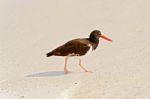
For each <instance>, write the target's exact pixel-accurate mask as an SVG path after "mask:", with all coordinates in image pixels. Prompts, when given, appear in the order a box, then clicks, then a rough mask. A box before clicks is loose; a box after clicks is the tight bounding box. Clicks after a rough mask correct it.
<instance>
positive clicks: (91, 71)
mask: <svg viewBox="0 0 150 99" xmlns="http://www.w3.org/2000/svg"><path fill="white" fill-rule="evenodd" d="M85 72H87V73H93V72H92V71H88V70H86V71H85Z"/></svg>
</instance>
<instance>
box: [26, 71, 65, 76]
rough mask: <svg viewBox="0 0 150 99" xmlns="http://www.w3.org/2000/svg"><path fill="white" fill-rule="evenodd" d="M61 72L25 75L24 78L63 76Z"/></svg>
mask: <svg viewBox="0 0 150 99" xmlns="http://www.w3.org/2000/svg"><path fill="white" fill-rule="evenodd" d="M63 75H64V72H63V71H48V72H41V73H35V74H31V75H27V76H26V77H52V76H63Z"/></svg>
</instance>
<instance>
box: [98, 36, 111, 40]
mask: <svg viewBox="0 0 150 99" xmlns="http://www.w3.org/2000/svg"><path fill="white" fill-rule="evenodd" d="M99 37H101V38H103V39H105V40H107V41H110V42H112V40H111V39H110V38H108V37H106V36H104V35H100V36H99Z"/></svg>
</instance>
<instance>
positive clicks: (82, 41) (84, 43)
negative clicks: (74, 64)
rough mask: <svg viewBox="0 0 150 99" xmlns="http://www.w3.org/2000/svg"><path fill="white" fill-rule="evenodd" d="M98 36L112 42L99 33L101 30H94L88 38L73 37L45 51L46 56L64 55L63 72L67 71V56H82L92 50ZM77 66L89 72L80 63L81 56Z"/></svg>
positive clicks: (96, 43)
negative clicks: (47, 51) (49, 50)
mask: <svg viewBox="0 0 150 99" xmlns="http://www.w3.org/2000/svg"><path fill="white" fill-rule="evenodd" d="M99 38H103V39H105V40H108V41H110V42H112V40H111V39H109V38H108V37H106V36H104V35H102V34H101V31H99V30H94V31H92V32H91V34H90V36H89V38H79V39H73V40H70V41H68V42H67V43H65V44H64V45H62V46H60V47H57V48H56V49H54V50H52V51H51V52H49V53H47V54H46V55H47V57H50V56H65V66H64V73H65V74H67V73H69V71H68V69H67V60H68V58H69V57H73V56H84V55H87V54H89V53H91V52H92V51H94V50H95V49H96V48H97V46H98V44H99ZM79 66H80V67H81V68H82V69H83V70H84V71H85V72H90V71H88V70H87V69H86V68H84V66H83V65H82V64H81V58H80V57H79Z"/></svg>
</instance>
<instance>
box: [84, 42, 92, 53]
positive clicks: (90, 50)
mask: <svg viewBox="0 0 150 99" xmlns="http://www.w3.org/2000/svg"><path fill="white" fill-rule="evenodd" d="M88 46H89V47H90V49H89V50H88V51H87V53H86V54H85V55H89V54H90V53H91V52H92V51H93V48H92V45H91V44H89V45H88Z"/></svg>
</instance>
